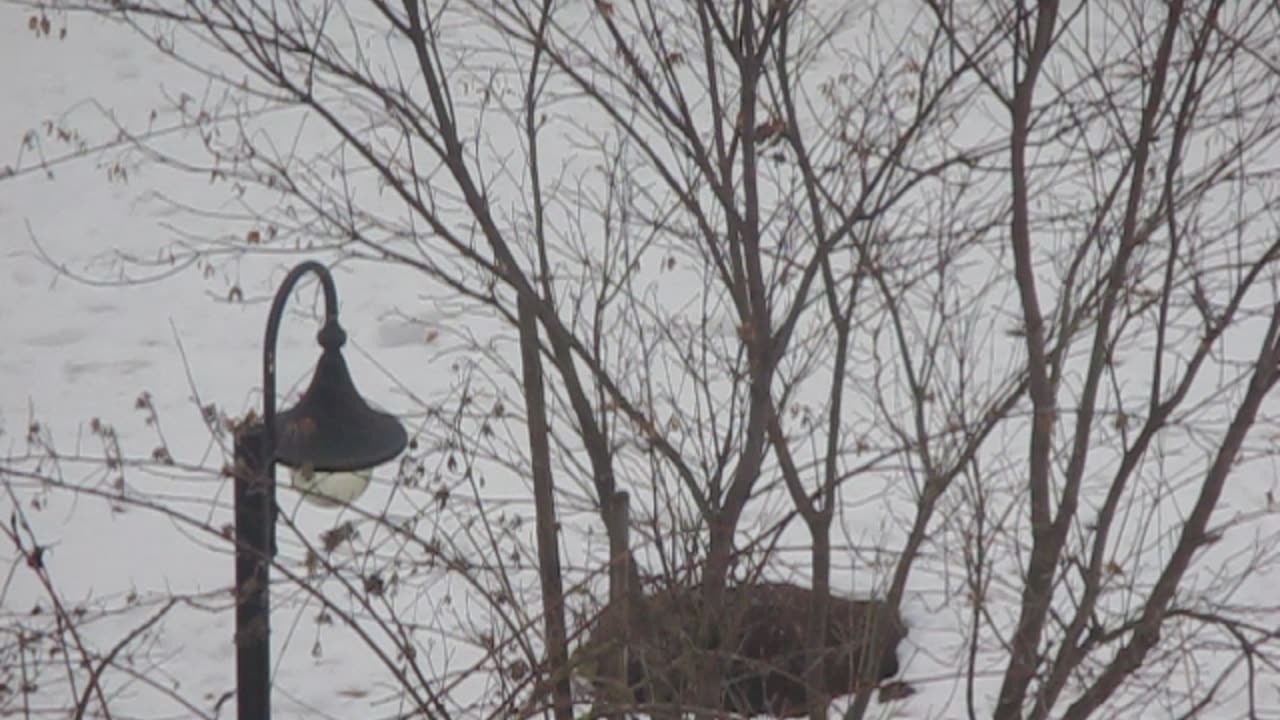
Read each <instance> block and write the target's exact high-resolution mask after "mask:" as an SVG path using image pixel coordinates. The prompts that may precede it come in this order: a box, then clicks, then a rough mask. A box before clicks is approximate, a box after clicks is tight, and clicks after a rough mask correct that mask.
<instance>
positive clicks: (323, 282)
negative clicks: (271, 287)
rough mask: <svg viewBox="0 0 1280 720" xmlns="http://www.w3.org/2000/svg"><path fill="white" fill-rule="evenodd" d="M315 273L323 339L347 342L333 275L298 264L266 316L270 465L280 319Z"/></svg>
mask: <svg viewBox="0 0 1280 720" xmlns="http://www.w3.org/2000/svg"><path fill="white" fill-rule="evenodd" d="M307 273H314V274H315V275H316V276H317V277H318V278H319V279H320V287H321V289H322V290H323V291H324V326H323V327H322V328H321V329H320V335H321V337H322V338H323V337H325V336H326V335H329V336H332V337H333V339H334V340H336V341H337V344H338V345H341V344H342V342H343V341H344V340H345V339H346V333H345V332H343V330H342V327H341V326H340V325H338V290H337V288H336V287H334V284H333V274H332V273H330V272H329V268H327V267H325V266H324V264H322V263H319V262H317V261H315V260H305V261H303V262H300V263H298V264H297V265H295V266H294V267H293V269H292V270H290V271H289V274H288V275H285V276H284V281H283V282H281V283H280V289H279V290H277V291H276V296H275V299H274V300H272V301H271V313H270V314H269V315H267V334H266V337H265V338H264V339H263V342H262V425H263V429H262V432H263V445H264V449H265V451H266V452H265V454H266V456H267V462H272V461H273V460H274V457H275V448H276V435H275V433H276V430H275V420H276V340H277V338H278V336H279V335H280V319H281V318H282V317H283V315H284V306H285V304H286V303H287V302H288V301H289V295H290V294H292V292H293V288H294V286H296V285H297V284H298V281H299V280H301V279H302V276H303V275H306V274H307Z"/></svg>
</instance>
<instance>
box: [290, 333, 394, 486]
mask: <svg viewBox="0 0 1280 720" xmlns="http://www.w3.org/2000/svg"><path fill="white" fill-rule="evenodd" d="M325 345H326V347H325V349H324V352H322V353H321V355H320V361H319V362H318V363H316V372H315V375H314V376H313V377H312V378H311V386H310V387H308V388H307V391H306V392H304V393H303V394H302V397H301V398H300V399H299V400H298V404H297V405H295V406H294V407H292V408H290V409H288V410H285V411H283V412H281V413H279V414H278V415H276V418H275V423H274V428H273V430H274V431H275V432H274V435H275V453H274V455H275V460H276V461H277V462H279V463H281V464H283V465H287V466H289V467H292V468H299V469H300V468H304V467H305V468H307V469H308V470H310V471H311V472H316V473H323V472H341V471H352V470H365V469H368V468H372V467H373V466H375V465H379V464H381V463H384V462H386V461H388V460H391V459H392V458H394V457H395V456H397V455H399V454H400V453H401V452H402V451H403V450H404V448H405V446H406V445H407V444H408V442H409V436H408V434H407V433H406V432H405V429H404V426H403V425H401V424H400V421H399V420H397V419H396V418H395V417H393V416H392V415H389V414H387V413H384V412H380V411H378V410H374V409H373V408H371V407H369V404H368V403H367V402H365V400H364V398H362V397H360V393H359V392H358V391H357V390H356V386H355V383H353V382H352V381H351V374H350V373H349V372H348V371H347V363H346V361H345V360H343V359H342V353H341V351H340V350H339V349H338V347H337V344H336V343H335V344H333V345H329V344H327V343H325Z"/></svg>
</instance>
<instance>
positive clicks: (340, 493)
mask: <svg viewBox="0 0 1280 720" xmlns="http://www.w3.org/2000/svg"><path fill="white" fill-rule="evenodd" d="M290 476H291V480H292V484H293V489H294V490H297V491H298V492H299V493H301V494H302V498H303V499H304V500H306V501H307V502H310V503H311V504H313V505H319V506H320V507H341V506H343V505H349V504H351V503H352V502H353V501H354V500H355V499H356V498H358V497H360V496H361V495H363V494H364V491H365V490H367V489H368V488H369V481H370V480H371V479H372V478H373V470H372V469H369V470H348V471H342V472H316V471H315V469H314V468H312V467H311V466H310V465H304V466H302V467H300V468H291V473H290Z"/></svg>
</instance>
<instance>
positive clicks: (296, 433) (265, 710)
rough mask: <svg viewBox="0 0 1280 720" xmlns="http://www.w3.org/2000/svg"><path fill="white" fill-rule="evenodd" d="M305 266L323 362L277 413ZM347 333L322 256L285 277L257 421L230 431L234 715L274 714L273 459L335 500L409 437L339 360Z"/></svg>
mask: <svg viewBox="0 0 1280 720" xmlns="http://www.w3.org/2000/svg"><path fill="white" fill-rule="evenodd" d="M307 273H313V274H315V275H316V276H317V277H318V278H319V279H320V284H321V287H322V289H323V291H324V325H323V326H322V327H321V328H320V333H319V334H318V335H317V336H316V340H317V341H318V342H319V343H320V347H321V349H322V350H321V353H320V360H319V361H318V362H317V363H316V370H315V375H313V376H312V378H311V385H310V386H309V387H308V388H307V391H306V392H304V393H303V394H302V397H301V398H300V399H299V400H298V404H297V405H295V406H294V407H292V408H290V409H288V410H284V411H282V412H280V413H279V414H277V413H276V336H277V335H278V334H279V330H280V319H281V315H282V314H283V312H284V306H285V302H286V301H287V300H288V297H289V294H290V292H292V290H293V287H294V286H295V285H296V284H297V283H298V280H300V279H301V278H302V276H303V275H306V274H307ZM346 340H347V335H346V333H345V332H343V330H342V327H341V326H340V325H338V295H337V291H336V290H335V289H334V285H333V276H332V275H330V274H329V270H328V269H327V268H326V267H325V266H324V265H321V264H320V263H318V262H315V261H307V262H303V263H300V264H299V265H297V266H296V267H294V268H293V269H292V270H290V271H289V274H288V275H286V276H285V279H284V282H283V283H281V285H280V289H279V290H278V291H277V292H276V296H275V300H274V301H272V303H271V313H270V315H268V316H267V333H266V340H265V342H264V344H263V349H262V394H263V397H262V421H261V422H260V423H252V424H249V425H248V426H247V427H244V428H241V429H240V430H239V431H238V432H237V433H236V437H235V458H236V472H235V479H234V482H235V538H236V635H235V643H236V707H237V712H238V717H239V720H269V719H270V717H271V643H270V599H271V598H270V594H269V582H268V581H269V572H268V571H269V569H270V565H271V558H272V557H273V556H274V555H275V551H276V544H275V521H276V501H275V497H276V485H275V465H276V463H281V464H283V465H285V466H288V467H290V468H292V469H293V472H294V485H295V486H296V487H298V489H299V490H301V491H302V492H303V496H304V497H306V498H308V499H310V500H313V501H315V502H318V503H320V504H328V505H341V504H345V503H347V502H350V501H351V500H353V499H355V497H356V496H358V495H359V494H360V493H361V492H363V491H364V488H365V487H366V486H367V485H368V477H369V473H370V472H371V470H372V468H373V466H375V465H378V464H380V463H384V462H386V461H388V460H391V459H392V458H394V457H395V456H397V455H399V454H400V452H401V451H403V450H404V448H405V445H406V444H408V435H407V434H406V433H405V429H404V426H403V425H401V424H400V421H399V420H397V419H396V418H394V417H392V416H391V415H388V414H386V413H383V412H379V411H377V410H374V409H373V408H371V407H369V404H368V403H366V402H365V400H364V398H362V397H360V393H359V392H358V391H357V390H356V388H355V384H354V383H352V381H351V375H350V373H348V371H347V363H346V361H344V360H343V359H342V350H341V348H342V345H343V343H345V342H346Z"/></svg>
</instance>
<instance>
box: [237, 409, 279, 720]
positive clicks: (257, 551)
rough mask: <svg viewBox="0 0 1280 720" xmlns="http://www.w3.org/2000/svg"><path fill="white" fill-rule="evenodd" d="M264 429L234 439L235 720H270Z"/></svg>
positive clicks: (268, 494)
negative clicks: (236, 719)
mask: <svg viewBox="0 0 1280 720" xmlns="http://www.w3.org/2000/svg"><path fill="white" fill-rule="evenodd" d="M266 441H267V438H266V435H265V433H264V432H263V428H262V425H258V424H254V425H252V426H250V427H246V428H243V429H241V430H240V431H239V432H238V433H236V437H235V460H236V465H235V478H234V483H235V522H236V635H235V643H236V712H237V715H236V716H237V718H238V719H239V720H270V718H271V631H270V619H271V596H270V593H269V584H268V582H269V575H268V570H269V569H270V566H271V554H272V552H271V551H272V548H271V545H272V543H271V539H272V534H273V533H272V532H271V530H272V527H273V526H274V524H275V518H274V515H273V508H274V507H275V477H274V475H275V463H273V462H271V460H270V458H269V457H268V454H267V452H266V447H265V446H266Z"/></svg>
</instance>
